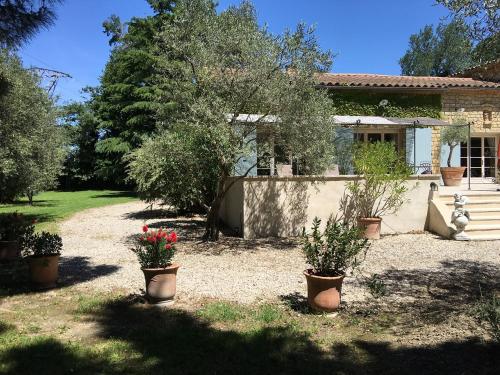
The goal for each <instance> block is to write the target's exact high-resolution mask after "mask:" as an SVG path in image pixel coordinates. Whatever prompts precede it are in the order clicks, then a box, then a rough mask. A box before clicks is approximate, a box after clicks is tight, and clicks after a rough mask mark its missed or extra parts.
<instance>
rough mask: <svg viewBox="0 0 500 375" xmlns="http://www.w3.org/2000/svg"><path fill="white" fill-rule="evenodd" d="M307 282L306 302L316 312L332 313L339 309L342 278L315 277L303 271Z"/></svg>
mask: <svg viewBox="0 0 500 375" xmlns="http://www.w3.org/2000/svg"><path fill="white" fill-rule="evenodd" d="M304 275H305V276H306V280H307V301H308V302H309V305H310V306H311V307H312V308H313V309H314V310H317V311H324V312H332V311H335V310H337V309H338V308H339V306H340V300H341V291H342V282H343V281H344V276H345V275H342V276H333V277H328V276H317V275H314V274H313V272H312V270H311V269H309V270H305V271H304Z"/></svg>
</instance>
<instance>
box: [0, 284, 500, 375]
mask: <svg viewBox="0 0 500 375" xmlns="http://www.w3.org/2000/svg"><path fill="white" fill-rule="evenodd" d="M0 296H1V294H0ZM0 298H1V297H0ZM184 303H185V302H184ZM190 303H192V304H191V305H183V303H182V302H181V303H180V304H177V305H176V306H175V308H173V309H161V308H158V307H152V306H149V305H147V304H144V303H143V301H142V299H141V297H138V296H128V295H125V294H120V292H114V293H113V294H103V293H100V294H96V293H95V292H94V293H92V292H89V293H88V294H86V295H82V294H81V291H80V292H77V291H75V290H73V288H64V289H59V290H54V291H50V292H46V293H24V292H19V293H18V294H15V293H14V294H11V295H10V296H5V295H4V298H3V299H0V374H37V375H43V374H51V375H52V374H55V375H57V374H141V375H144V374H156V373H158V374H314V375H317V374H402V373H404V374H493V373H495V371H496V370H498V366H499V365H500V356H498V355H497V354H498V353H499V349H500V346H499V345H498V344H495V343H493V342H491V341H483V340H480V339H478V338H475V337H464V338H461V339H453V340H447V341H446V340H445V341H443V340H441V341H440V340H439V331H440V326H439V325H437V326H435V327H434V328H432V325H431V328H432V329H431V331H430V332H434V333H433V334H434V335H435V336H436V341H435V343H433V344H429V343H428V342H427V343H426V344H424V345H419V344H418V343H416V344H415V343H413V344H412V345H409V344H408V342H407V341H406V340H405V337H406V336H407V335H409V334H410V335H411V334H413V333H414V331H415V330H416V329H418V328H416V327H412V325H413V323H412V321H411V320H412V318H411V312H408V313H400V312H398V313H391V312H390V311H385V312H383V311H378V312H377V311H376V309H375V310H374V309H373V307H370V308H369V307H368V306H364V307H362V313H359V311H358V310H352V311H351V310H349V309H348V310H345V311H341V312H340V313H339V314H338V315H336V316H334V317H331V316H325V315H317V314H312V313H310V312H308V311H299V310H297V309H296V308H294V307H293V306H291V305H287V304H282V303H270V302H268V303H262V304H254V305H239V304H235V303H231V302H226V301H213V300H202V301H192V302H191V301H190ZM424 335H428V333H423V334H422V337H423V336H424ZM424 340H427V341H428V339H424Z"/></svg>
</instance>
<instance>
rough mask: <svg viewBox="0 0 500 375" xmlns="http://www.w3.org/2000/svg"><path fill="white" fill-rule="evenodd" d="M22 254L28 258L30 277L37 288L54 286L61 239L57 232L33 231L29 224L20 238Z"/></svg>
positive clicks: (57, 274) (57, 270)
mask: <svg viewBox="0 0 500 375" xmlns="http://www.w3.org/2000/svg"><path fill="white" fill-rule="evenodd" d="M21 246H22V248H23V254H24V256H26V257H27V258H28V265H29V272H30V279H31V282H32V283H33V284H35V285H36V286H37V287H38V288H39V289H49V288H54V287H55V286H56V282H57V278H58V276H59V257H60V255H61V249H62V240H61V237H60V236H58V235H57V234H51V233H48V232H41V233H35V231H34V227H33V226H30V227H29V228H28V231H27V233H26V234H25V235H24V237H23V239H22V245H21Z"/></svg>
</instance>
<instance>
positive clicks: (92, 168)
mask: <svg viewBox="0 0 500 375" xmlns="http://www.w3.org/2000/svg"><path fill="white" fill-rule="evenodd" d="M60 122H61V124H62V126H63V127H64V129H65V131H66V138H67V143H68V146H69V151H68V155H67V157H66V160H65V162H64V167H63V170H62V173H61V176H60V177H59V180H60V181H61V185H62V186H63V187H65V188H75V187H82V186H88V185H93V186H95V185H96V184H97V182H98V180H97V176H96V168H97V163H98V155H97V154H96V151H95V147H96V143H97V141H98V139H99V132H98V125H99V123H98V121H97V119H96V116H95V114H94V112H93V110H92V108H91V107H90V104H89V103H88V102H82V103H76V102H75V103H71V104H68V105H66V106H64V107H63V108H62V109H61V114H60Z"/></svg>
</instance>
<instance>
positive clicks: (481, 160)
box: [460, 137, 497, 182]
mask: <svg viewBox="0 0 500 375" xmlns="http://www.w3.org/2000/svg"><path fill="white" fill-rule="evenodd" d="M496 163H497V142H496V137H471V143H470V166H471V171H470V176H471V178H476V179H481V180H484V179H485V180H488V181H491V182H493V181H494V179H495V176H496V168H497V167H496ZM460 165H461V166H462V167H467V142H463V143H461V144H460ZM467 173H468V171H467V170H466V171H465V174H464V177H467Z"/></svg>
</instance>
